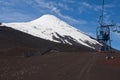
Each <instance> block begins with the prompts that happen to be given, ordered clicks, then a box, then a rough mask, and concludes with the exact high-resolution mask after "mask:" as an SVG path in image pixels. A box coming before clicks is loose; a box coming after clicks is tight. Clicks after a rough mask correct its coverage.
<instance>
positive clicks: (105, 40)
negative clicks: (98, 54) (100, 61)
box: [96, 0, 114, 52]
mask: <svg viewBox="0 0 120 80" xmlns="http://www.w3.org/2000/svg"><path fill="white" fill-rule="evenodd" d="M98 22H99V24H100V25H99V26H98V27H97V29H96V36H97V40H98V41H99V42H100V43H102V44H104V46H102V47H100V49H99V50H100V51H103V52H104V51H105V52H106V51H111V38H110V28H111V27H114V24H113V23H112V24H105V23H104V0H103V2H102V11H101V16H100V18H99V21H98Z"/></svg>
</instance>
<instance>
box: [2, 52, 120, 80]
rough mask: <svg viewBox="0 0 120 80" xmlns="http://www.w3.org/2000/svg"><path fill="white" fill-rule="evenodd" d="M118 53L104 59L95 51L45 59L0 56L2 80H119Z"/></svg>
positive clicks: (61, 54)
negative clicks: (114, 56)
mask: <svg viewBox="0 0 120 80" xmlns="http://www.w3.org/2000/svg"><path fill="white" fill-rule="evenodd" d="M119 56H120V55H119V54H117V57H116V58H115V59H113V60H105V54H104V53H102V54H100V53H96V52H56V53H47V54H45V55H43V56H32V57H29V58H26V57H23V56H16V55H14V56H13V55H12V56H10V55H9V56H3V55H2V56H0V80H120V58H119Z"/></svg>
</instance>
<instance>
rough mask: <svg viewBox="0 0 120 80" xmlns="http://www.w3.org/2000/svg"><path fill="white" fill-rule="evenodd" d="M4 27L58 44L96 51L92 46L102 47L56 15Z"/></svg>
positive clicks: (5, 24)
mask: <svg viewBox="0 0 120 80" xmlns="http://www.w3.org/2000/svg"><path fill="white" fill-rule="evenodd" d="M2 25H4V26H7V27H10V28H13V29H16V30H19V31H22V32H24V33H27V34H30V35H32V36H35V37H39V38H42V39H46V40H50V41H53V42H57V43H63V44H69V45H76V44H77V45H78V44H82V45H84V46H87V47H90V48H93V49H95V47H94V46H92V45H101V44H100V43H99V42H98V41H96V40H95V39H93V38H91V37H90V36H88V35H87V34H85V33H83V32H81V31H80V30H78V29H76V28H74V27H72V26H70V25H69V24H67V23H66V22H64V21H62V20H60V19H58V18H57V17H55V16H54V15H49V14H47V15H43V16H42V17H40V18H38V19H36V20H33V21H30V22H21V23H3V24H2Z"/></svg>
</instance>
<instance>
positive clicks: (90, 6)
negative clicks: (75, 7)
mask: <svg viewBox="0 0 120 80" xmlns="http://www.w3.org/2000/svg"><path fill="white" fill-rule="evenodd" d="M79 6H80V8H79V10H80V13H82V12H83V11H87V10H88V9H89V10H92V11H100V10H101V5H94V4H90V3H87V2H80V3H79ZM104 7H105V9H106V8H112V7H115V5H113V4H105V6H104Z"/></svg>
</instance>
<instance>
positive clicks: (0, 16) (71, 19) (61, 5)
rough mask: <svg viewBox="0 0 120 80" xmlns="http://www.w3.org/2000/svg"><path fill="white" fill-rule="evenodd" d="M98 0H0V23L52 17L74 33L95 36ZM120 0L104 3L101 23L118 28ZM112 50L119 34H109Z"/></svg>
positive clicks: (119, 38)
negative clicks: (114, 24)
mask: <svg viewBox="0 0 120 80" xmlns="http://www.w3.org/2000/svg"><path fill="white" fill-rule="evenodd" d="M101 4H102V0H0V22H22V21H31V20H33V19H36V18H39V17H40V16H42V15H44V14H53V15H55V16H57V17H58V18H60V19H62V20H63V21H65V22H67V23H68V24H70V25H72V26H74V27H76V28H77V29H79V30H81V31H83V32H86V33H88V34H89V35H91V36H93V37H95V36H96V27H97V26H99V24H98V18H99V16H100V14H101ZM119 4H120V0H105V13H104V15H105V19H104V21H105V23H110V22H111V20H113V21H114V23H116V25H120V16H119V14H120V10H119V9H120V5H119ZM111 38H112V46H113V47H114V48H116V49H119V50H120V34H118V33H112V34H111Z"/></svg>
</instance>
